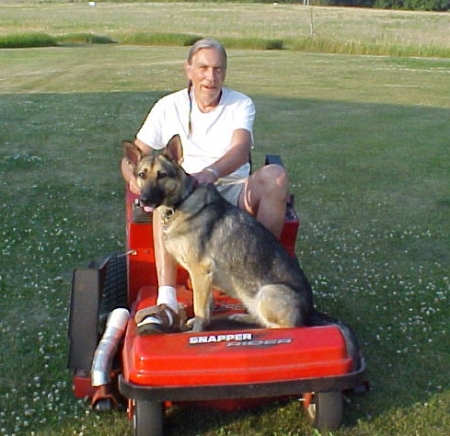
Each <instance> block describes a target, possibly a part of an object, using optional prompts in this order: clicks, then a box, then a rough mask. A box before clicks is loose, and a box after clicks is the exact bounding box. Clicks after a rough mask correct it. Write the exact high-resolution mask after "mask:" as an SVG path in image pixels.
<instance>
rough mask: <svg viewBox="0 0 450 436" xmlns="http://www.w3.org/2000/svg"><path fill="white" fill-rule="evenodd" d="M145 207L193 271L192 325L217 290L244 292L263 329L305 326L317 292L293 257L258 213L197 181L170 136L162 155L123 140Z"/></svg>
mask: <svg viewBox="0 0 450 436" xmlns="http://www.w3.org/2000/svg"><path fill="white" fill-rule="evenodd" d="M123 148H124V152H125V156H126V158H127V159H128V161H129V162H130V165H132V166H133V168H134V174H135V175H136V177H137V182H138V185H139V187H140V189H141V197H140V201H141V204H142V205H143V206H146V207H151V208H158V210H159V212H160V215H161V217H162V221H163V240H164V244H165V247H166V249H167V251H168V252H169V253H171V254H172V255H173V256H174V258H175V259H176V260H177V261H178V262H179V263H180V264H181V265H182V266H183V267H184V268H185V269H186V270H187V271H188V272H189V275H190V278H191V281H192V287H193V292H194V313H195V318H194V319H193V320H191V326H192V329H193V330H194V331H200V330H202V329H203V328H204V327H205V326H206V325H207V324H208V322H209V320H210V298H211V293H212V288H217V289H220V290H222V291H224V292H226V293H227V294H229V295H231V296H234V297H237V298H239V299H240V300H241V301H242V303H243V304H244V306H245V307H246V309H247V311H248V315H241V316H235V317H234V318H235V319H239V320H240V321H246V322H255V321H256V322H257V323H258V324H260V325H262V326H265V327H294V326H301V325H305V324H306V323H307V321H308V317H309V316H310V315H311V313H312V312H313V302H312V292H311V288H310V285H309V283H308V281H307V279H306V277H305V275H304V274H303V272H302V270H301V268H300V266H299V264H298V262H297V260H296V259H294V258H293V257H291V256H290V255H289V254H288V253H287V252H286V251H285V250H284V248H283V247H282V246H281V244H280V243H279V241H278V240H277V239H276V238H275V237H274V236H273V235H272V233H271V232H269V231H268V230H267V229H266V228H265V227H263V226H262V225H261V224H260V223H259V222H258V221H257V220H256V219H255V218H253V217H251V216H250V215H248V214H247V213H245V212H244V211H242V210H240V209H239V208H237V207H235V206H233V205H231V204H230V203H228V202H227V201H226V200H225V199H223V198H222V197H221V196H220V194H219V193H218V192H217V190H216V188H215V187H214V186H213V185H201V186H198V187H196V186H195V181H194V179H193V178H192V177H190V176H189V175H187V174H186V173H185V171H184V170H183V168H182V167H181V163H182V157H183V156H182V147H181V143H180V140H179V137H178V136H175V137H173V138H172V139H171V140H170V142H169V143H168V145H167V147H166V149H165V150H164V151H163V153H161V154H159V155H156V156H152V155H144V156H143V155H142V154H141V152H140V150H139V148H137V147H136V146H135V145H134V144H133V143H131V142H126V141H124V143H123Z"/></svg>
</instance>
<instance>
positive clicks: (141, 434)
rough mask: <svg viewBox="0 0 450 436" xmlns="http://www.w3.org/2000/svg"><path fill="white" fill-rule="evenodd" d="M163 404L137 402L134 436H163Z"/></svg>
mask: <svg viewBox="0 0 450 436" xmlns="http://www.w3.org/2000/svg"><path fill="white" fill-rule="evenodd" d="M163 415H164V407H163V403H158V402H154V401H135V402H134V407H133V427H134V436H163Z"/></svg>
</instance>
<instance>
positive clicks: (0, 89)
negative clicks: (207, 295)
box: [0, 45, 450, 436]
mask: <svg viewBox="0 0 450 436" xmlns="http://www.w3.org/2000/svg"><path fill="white" fill-rule="evenodd" d="M186 51H187V49H186V48H176V47H172V48H162V47H136V46H120V45H117V46H101V47H99V46H79V47H66V48H45V49H23V50H2V51H0V61H1V65H2V68H1V69H0V93H1V99H0V199H1V200H0V208H1V210H0V213H1V217H2V224H1V226H0V238H1V239H0V240H1V246H2V267H1V271H0V298H1V303H0V341H1V343H0V345H1V346H0V362H1V369H2V371H1V374H0V434H1V435H9V436H11V435H39V436H44V435H46V436H47V435H55V436H56V435H100V436H112V435H117V436H119V435H120V436H122V435H126V434H131V424H130V423H129V421H128V420H127V418H126V415H125V414H124V413H112V414H105V415H97V414H94V413H92V412H91V411H89V409H88V408H87V407H86V405H85V404H84V403H83V402H82V401H78V400H75V399H74V398H73V396H72V393H71V377H70V374H69V373H68V371H67V370H66V368H65V367H66V363H67V351H68V342H67V338H66V335H67V320H68V303H69V292H70V282H71V273H72V270H73V269H74V268H77V267H80V266H84V265H86V264H87V263H89V262H90V261H91V260H96V259H99V258H101V257H102V256H103V255H105V254H107V253H110V252H112V251H117V250H121V249H123V243H124V238H125V234H124V219H123V215H124V202H123V192H124V189H123V183H122V180H121V177H120V174H119V169H118V162H119V159H120V157H121V151H120V142H121V140H122V139H125V138H133V136H134V134H135V133H136V131H137V129H138V128H139V126H140V123H141V122H142V120H143V118H144V116H145V114H146V112H147V111H148V109H149V108H150V107H151V105H152V104H153V102H154V101H155V100H156V99H157V98H158V97H160V96H161V95H163V94H165V93H167V92H170V91H173V90H176V89H179V88H180V87H182V86H184V84H185V81H184V77H183V75H182V63H183V60H184V58H185V55H186ZM229 55H230V70H229V75H228V84H229V85H230V86H231V87H233V88H236V89H238V90H240V91H242V92H245V93H247V94H249V95H250V96H252V98H253V99H254V101H255V104H256V107H257V121H256V125H255V141H256V147H255V150H254V153H253V156H254V160H255V165H259V164H261V162H262V161H263V158H264V155H265V153H268V152H269V153H279V154H280V155H281V156H282V158H283V160H284V162H285V165H286V167H287V169H288V171H289V175H290V180H291V191H292V193H293V194H294V195H295V198H296V207H297V211H298V213H299V215H300V219H301V222H302V227H301V231H300V234H299V237H298V241H297V253H298V255H299V257H300V260H301V262H302V265H303V267H304V270H305V272H306V273H307V275H308V276H309V278H310V280H311V282H312V284H313V287H314V290H315V295H316V304H317V306H318V308H320V309H321V310H324V311H327V312H328V313H330V314H331V315H333V316H336V317H338V318H340V319H342V320H344V321H345V322H347V323H348V324H350V325H351V326H352V327H353V328H354V330H355V332H356V333H357V335H358V338H359V339H360V341H361V344H362V349H363V352H364V355H365V357H366V360H367V364H368V368H369V380H370V382H371V385H372V391H371V392H370V393H368V394H366V395H364V396H361V397H360V396H350V397H349V398H348V401H347V403H346V414H345V423H344V426H343V428H342V429H340V430H339V431H336V432H334V433H333V435H335V436H361V435H370V436H386V435H398V436H413V435H419V436H435V435H442V436H444V435H448V434H450V377H449V373H448V368H449V366H450V347H449V345H448V332H449V319H450V306H449V300H448V299H449V291H450V284H449V283H450V280H449V273H448V265H449V246H450V244H449V242H450V240H449V239H450V238H449V230H450V224H449V219H448V217H449V208H450V183H449V162H450V156H449V155H450V152H449V139H448V138H449V137H450V125H449V119H450V88H449V86H448V83H449V79H450V62H449V61H448V60H442V59H441V60H438V59H418V58H404V59H399V58H389V57H363V56H358V57H357V56H341V55H324V54H322V55H318V54H300V53H296V52H288V51H278V52H263V51H246V50H230V52H229ZM299 410H300V408H299V404H298V402H297V401H291V402H288V403H278V404H275V405H273V406H268V407H265V408H258V409H253V410H250V411H246V412H235V413H218V412H214V411H208V410H197V409H179V408H176V409H173V410H171V411H170V412H169V414H168V416H167V420H166V423H167V434H168V435H181V434H183V435H187V436H195V435H201V436H213V435H214V436H216V435H217V436H218V435H240V436H242V435H249V436H256V435H258V436H260V435H265V436H269V435H270V436H275V435H283V436H284V435H285V436H294V435H298V436H299V435H315V434H317V433H316V432H315V431H314V430H313V429H312V428H311V427H310V426H309V424H308V423H307V421H306V419H305V418H304V417H302V415H301V413H300V412H299ZM327 436H328V435H327Z"/></svg>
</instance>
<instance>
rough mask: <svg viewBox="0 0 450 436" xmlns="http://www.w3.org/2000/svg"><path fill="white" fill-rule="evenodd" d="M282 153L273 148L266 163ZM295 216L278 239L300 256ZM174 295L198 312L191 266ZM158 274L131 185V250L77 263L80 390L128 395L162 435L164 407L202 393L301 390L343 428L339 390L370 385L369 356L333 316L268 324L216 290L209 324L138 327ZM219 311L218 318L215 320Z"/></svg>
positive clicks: (103, 404)
mask: <svg viewBox="0 0 450 436" xmlns="http://www.w3.org/2000/svg"><path fill="white" fill-rule="evenodd" d="M269 162H270V163H279V164H281V160H280V158H279V157H278V156H268V157H267V158H266V163H269ZM298 227H299V220H298V218H297V215H296V212H295V210H294V208H293V206H292V205H291V204H288V205H287V212H286V218H285V225H284V228H283V232H282V235H281V238H280V240H281V242H282V244H283V245H284V247H285V248H286V250H287V251H288V252H289V253H290V254H291V255H292V256H295V241H296V237H297V231H298ZM177 281H178V285H177V295H178V301H179V302H180V304H181V305H182V307H183V309H184V311H185V312H186V316H187V318H190V317H192V316H193V307H192V290H191V289H190V286H189V280H188V277H187V273H186V272H185V271H184V270H181V268H180V269H179V271H178V280H177ZM156 297H157V279H156V269H155V257H154V252H153V233H152V223H151V215H148V214H146V213H144V212H143V211H142V209H141V208H140V207H139V202H138V199H137V198H136V196H135V195H133V194H131V193H130V192H127V195H126V252H125V253H114V254H111V255H109V256H107V257H106V258H105V260H104V261H102V262H100V264H91V265H90V266H89V267H87V268H82V269H77V270H75V271H74V273H73V283H72V293H71V307H70V319H69V339H70V351H69V368H70V370H71V371H72V372H73V386H74V395H75V397H77V398H88V399H89V400H90V403H91V405H92V407H93V408H94V409H95V410H97V411H102V410H110V409H112V408H115V407H119V406H122V405H126V406H127V409H128V414H129V417H130V419H132V420H133V425H134V435H135V436H144V435H145V436H162V435H163V424H164V412H165V409H166V408H168V407H171V406H172V405H174V404H177V405H183V404H190V405H192V403H198V404H199V405H202V404H203V405H208V406H213V407H216V408H218V409H223V410H234V409H238V408H245V407H250V406H253V405H255V404H261V403H262V402H268V401H273V400H277V399H280V398H290V397H294V398H299V399H300V400H301V404H302V407H303V409H304V411H305V412H306V415H307V416H308V418H309V419H310V421H311V423H312V425H313V426H314V427H316V428H317V429H319V430H324V429H329V430H334V429H337V428H338V427H339V426H340V425H341V423H342V420H343V413H344V409H343V403H344V402H343V393H344V392H346V391H356V390H358V391H364V390H366V389H367V388H368V384H367V382H366V378H365V372H366V366H365V361H364V359H363V358H362V357H361V355H360V351H359V347H358V344H357V341H356V339H355V338H354V336H353V335H352V334H351V333H350V332H349V329H348V328H347V327H346V326H345V324H343V323H341V322H339V321H336V322H329V323H324V325H317V326H313V327H298V328H288V329H265V328H258V327H256V326H255V327H249V326H248V325H238V326H236V324H232V325H229V323H228V324H227V323H226V322H225V323H224V321H223V319H224V318H226V317H225V316H224V315H230V314H232V313H239V312H244V311H245V309H244V307H243V305H242V303H241V302H240V301H238V300H235V299H232V298H230V297H228V296H227V295H224V294H222V293H219V292H215V296H214V297H215V306H214V309H213V311H212V322H211V324H210V326H209V327H208V331H204V332H200V333H198V332H197V333H193V332H183V333H170V334H157V335H145V336H139V335H137V329H136V323H135V321H134V314H135V313H136V312H137V311H138V310H140V309H142V308H145V307H148V306H153V305H154V304H155V303H156ZM215 318H217V319H216V320H215Z"/></svg>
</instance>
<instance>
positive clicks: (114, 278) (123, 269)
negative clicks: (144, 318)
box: [99, 252, 128, 333]
mask: <svg viewBox="0 0 450 436" xmlns="http://www.w3.org/2000/svg"><path fill="white" fill-rule="evenodd" d="M100 265H101V268H102V270H103V271H104V272H103V274H104V275H103V287H102V298H101V302H100V313H99V328H100V333H103V330H104V327H105V324H106V319H107V318H108V315H109V313H110V312H112V311H113V310H114V309H117V308H118V307H125V308H127V305H128V289H127V256H126V255H125V254H124V253H121V252H115V253H111V254H109V255H108V256H106V257H105V258H104V259H103V260H102V262H101V263H100Z"/></svg>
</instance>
